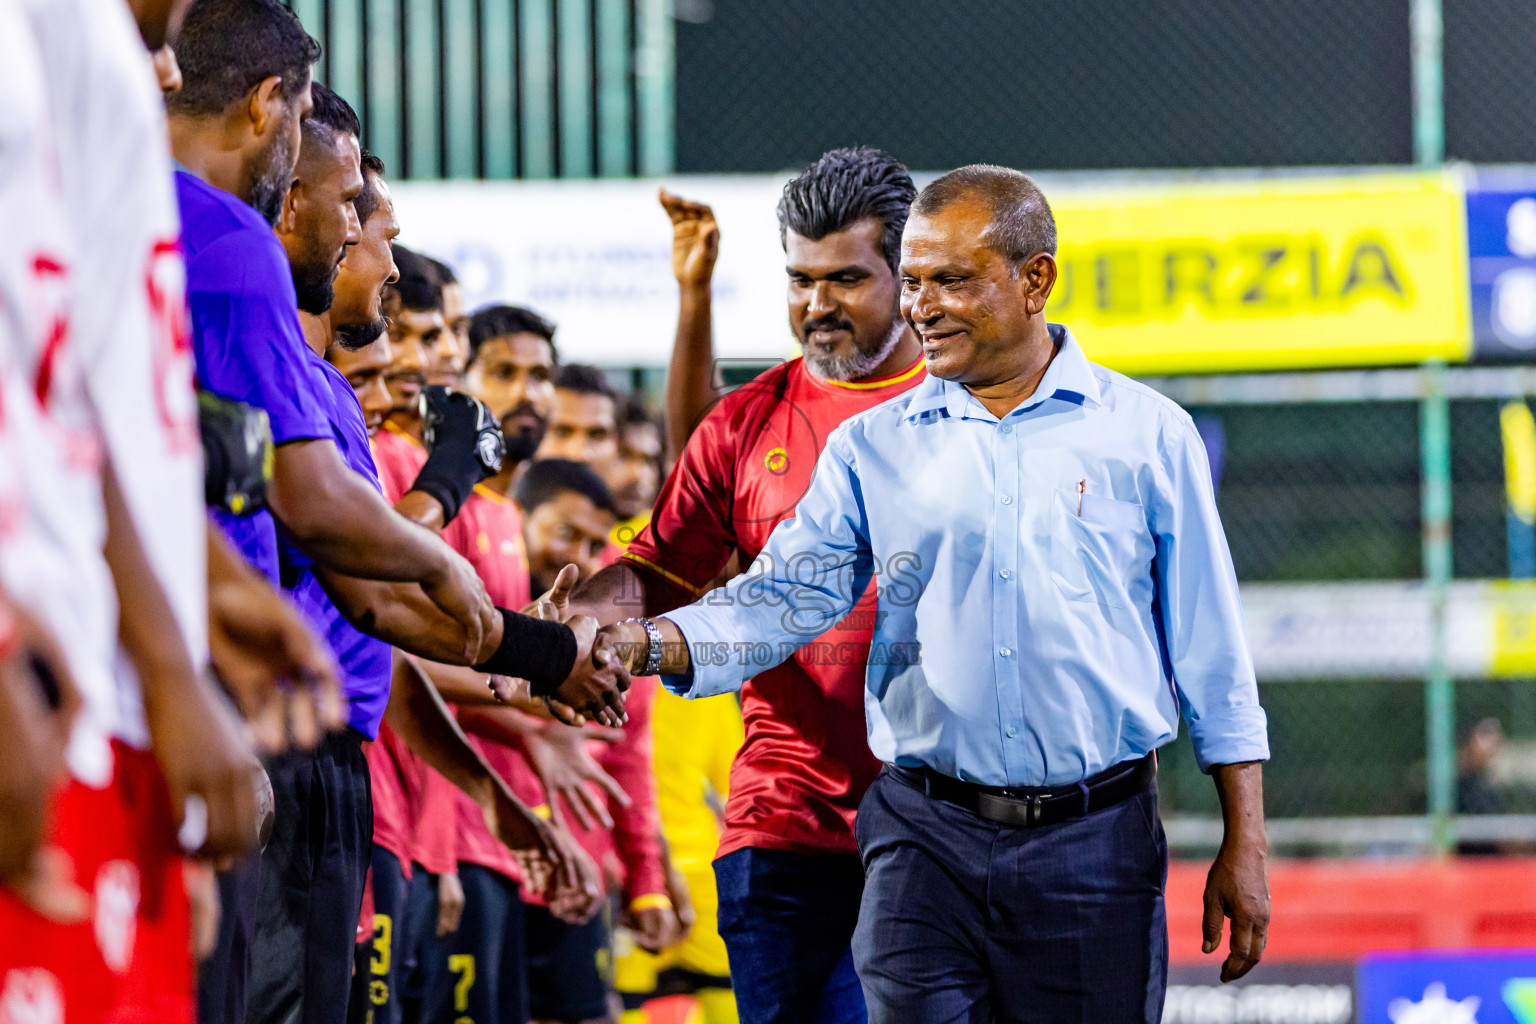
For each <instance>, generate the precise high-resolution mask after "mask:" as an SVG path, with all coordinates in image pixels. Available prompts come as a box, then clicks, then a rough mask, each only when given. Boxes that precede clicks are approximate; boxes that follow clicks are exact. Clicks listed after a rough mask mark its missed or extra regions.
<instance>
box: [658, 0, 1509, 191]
mask: <svg viewBox="0 0 1536 1024" xmlns="http://www.w3.org/2000/svg"><path fill="white" fill-rule="evenodd" d="M1448 3H1449V0H1448ZM1455 3H1458V4H1467V5H1469V6H1477V5H1482V6H1507V5H1511V4H1514V3H1515V0H1502V2H1501V0H1455ZM1523 6H1525V7H1526V8H1527V9H1528V12H1529V11H1530V10H1532V9H1536V5H1532V4H1529V3H1526V4H1523ZM684 9H686V10H693V11H698V12H700V14H701V15H702V17H700V18H698V19H697V20H696V21H694V22H692V23H690V22H686V21H680V22H679V23H678V25H677V122H676V124H677V128H676V131H677V165H678V170H680V171H685V172H688V171H697V172H709V171H775V170H781V169H784V168H788V167H795V166H801V165H804V164H806V163H808V162H809V161H811V160H813V159H814V158H815V157H816V156H817V155H818V154H820V153H821V152H822V151H824V150H826V149H829V148H831V147H834V146H841V145H848V144H850V143H867V144H871V145H877V146H881V147H883V148H885V149H888V150H889V151H890V152H892V153H893V154H895V155H896V156H898V157H899V158H900V159H902V160H903V161H905V162H906V163H907V165H908V166H910V167H913V168H920V169H923V170H940V169H945V168H949V167H954V166H956V165H959V164H964V163H970V162H974V161H989V162H995V163H1003V164H1009V165H1013V166H1017V167H1023V168H1036V169H1045V168H1049V169H1092V168H1107V167H1221V166H1258V165H1275V164H1280V165H1285V164H1290V165H1297V164H1314V165H1315V164H1377V163H1383V164H1384V163H1406V162H1408V161H1410V160H1411V159H1412V126H1411V85H1410V70H1409V67H1410V58H1409V49H1410V47H1409V33H1408V4H1407V0H1266V2H1264V3H1253V2H1248V0H1158V2H1156V3H1148V2H1146V0H1096V2H1092V3H1059V2H1058V3H1043V2H1038V0H1010V2H1003V0H943V2H941V3H933V2H931V0H930V2H923V0H836V2H828V0H773V2H771V3H764V2H761V0H712V2H709V3H702V2H697V0H696V2H695V3H693V4H690V5H687V6H686V8H684ZM1447 13H1448V15H1449V11H1448V12H1447ZM1528 16H1531V17H1536V14H1529V13H1528ZM1521 56H1522V57H1523V56H1524V54H1522V55H1521ZM1532 67H1533V62H1531V61H1529V60H1528V59H1527V60H1525V63H1524V67H1523V69H1522V74H1523V75H1524V76H1525V78H1527V79H1529V78H1531V77H1532V76H1536V71H1533V70H1532ZM1532 94H1533V90H1532V89H1531V88H1529V87H1528V88H1525V89H1524V91H1523V93H1521V94H1520V96H1518V97H1511V99H1510V102H1512V103H1518V102H1520V100H1521V99H1522V98H1524V99H1528V98H1529V97H1530V96H1531V95H1532ZM1529 133H1530V128H1529V125H1527V134H1528V135H1529Z"/></svg>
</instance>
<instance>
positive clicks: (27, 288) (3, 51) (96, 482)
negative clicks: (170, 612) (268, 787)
mask: <svg viewBox="0 0 1536 1024" xmlns="http://www.w3.org/2000/svg"><path fill="white" fill-rule="evenodd" d="M0 110H4V111H5V117H4V118H3V119H0V152H4V153H5V154H6V161H5V164H4V167H3V169H0V223H4V224H5V225H6V231H5V236H4V239H3V241H0V318H3V321H4V329H3V330H0V341H3V342H4V343H5V347H6V348H5V352H4V370H5V374H4V384H5V391H4V415H5V427H6V432H7V433H8V434H10V435H11V436H13V437H14V438H15V439H16V442H17V444H16V451H17V453H18V455H19V456H20V466H19V472H20V477H21V479H24V480H25V481H26V486H25V490H24V492H23V496H24V498H25V504H24V506H23V507H22V508H20V509H18V510H17V511H18V512H19V513H20V514H21V515H22V516H24V518H25V520H26V522H27V525H28V526H29V527H30V528H31V529H32V530H33V532H32V534H31V536H30V537H29V538H28V543H27V544H25V545H9V544H8V545H0V580H3V581H4V583H5V585H6V587H7V589H8V590H10V591H11V592H12V593H13V594H15V595H16V596H17V598H18V599H19V600H21V601H23V602H25V603H26V604H28V605H30V606H32V607H34V608H36V609H37V610H38V612H39V614H40V615H41V616H42V618H43V620H44V621H45V622H47V623H48V624H49V625H50V626H51V627H52V628H53V629H54V630H55V632H57V633H58V634H59V635H61V636H63V637H64V638H65V641H64V644H65V650H66V652H67V653H66V657H67V659H68V663H69V666H70V670H71V672H72V673H73V674H74V676H75V678H76V680H77V681H78V682H79V684H80V686H81V687H82V690H83V691H84V694H85V697H86V710H85V713H84V714H83V715H81V716H80V718H79V719H78V720H77V722H76V725H75V729H74V731H73V733H72V739H71V744H70V751H69V765H70V769H71V771H72V773H73V774H74V776H75V779H77V780H79V779H90V780H92V781H94V782H96V784H97V785H101V784H104V783H106V782H108V781H109V780H110V779H111V772H112V757H111V751H110V747H109V746H108V735H109V733H108V729H109V727H110V708H111V696H112V692H111V691H112V686H111V656H112V651H113V649H114V630H115V627H116V620H115V606H114V600H113V596H112V586H111V579H110V576H109V575H108V572H107V567H106V563H105V560H104V559H103V557H102V554H101V550H102V547H101V546H102V543H103V542H104V538H105V515H104V512H103V505H102V497H101V495H102V491H101V477H100V459H99V450H98V448H97V446H96V443H95V438H96V435H95V432H94V429H93V424H92V421H91V417H90V414H89V407H88V406H87V405H86V403H85V400H84V382H83V374H82V372H81V369H80V365H79V361H78V353H77V352H75V350H74V349H73V347H72V346H71V344H70V335H69V313H70V279H69V273H70V263H71V257H72V251H71V246H70V240H69V236H68V233H67V231H66V227H65V221H64V216H63V197H62V194H61V191H60V183H59V180H58V176H57V166H58V164H57V154H56V152H55V151H54V148H53V139H52V135H51V128H50V124H49V120H48V106H47V95H46V89H45V86H44V80H43V75H42V62H41V58H40V56H39V54H38V52H37V50H36V47H35V44H34V40H33V37H32V34H31V30H30V26H29V24H28V22H27V21H26V11H25V10H24V9H23V8H22V7H21V6H20V5H19V4H18V3H17V2H16V0H0ZM79 788H83V787H82V785H81V783H80V782H72V783H70V784H69V785H68V786H67V787H66V792H68V791H69V790H72V789H79ZM63 799H64V797H63V796H62V795H61V796H59V797H57V798H56V799H55V801H54V804H53V808H52V810H51V812H50V822H49V825H48V831H49V834H48V835H46V836H45V841H49V842H50V843H51V842H52V841H54V840H56V838H57V829H58V825H59V807H60V804H61V803H62V802H63ZM84 866H85V865H83V864H81V863H79V862H78V861H76V862H75V863H73V864H71V865H68V866H66V868H65V870H64V871H62V872H61V874H62V875H64V876H65V877H66V878H67V876H68V875H69V874H73V875H74V880H75V881H79V882H83V883H85V884H87V885H88V884H89V883H90V877H89V876H84V873H83V872H82V871H81V870H80V869H81V868H82V867H84ZM70 868H73V870H72V871H71V870H70ZM83 876H84V877H83ZM122 888H123V887H122V886H119V887H118V891H119V892H121V890H122ZM78 910H79V913H78V914H77V915H72V918H73V919H71V920H68V921H65V922H56V921H53V920H50V919H49V918H45V917H44V916H42V915H41V914H39V913H38V912H37V911H36V910H34V909H33V908H32V907H30V906H28V905H26V904H24V903H23V902H22V901H21V900H20V899H19V898H18V897H17V896H16V895H15V894H14V893H13V892H11V891H10V890H5V891H3V892H0V936H4V940H3V944H0V1020H5V1021H6V1022H7V1024H9V1022H10V1021H12V1020H18V1019H23V1018H25V1017H28V1016H31V1017H32V1018H33V1019H37V1020H42V1021H49V1022H52V1021H63V1020H64V1019H65V1016H66V1014H67V1015H68V1019H69V1020H71V1021H75V1020H83V1021H93V1022H94V1021H101V1020H104V1019H105V1016H106V1013H107V1011H108V1010H109V1009H110V1006H111V990H112V988H113V983H114V979H113V977H112V975H111V972H110V970H109V969H108V966H107V960H106V956H105V955H104V952H103V951H102V950H101V949H100V948H99V946H98V943H97V942H96V941H95V937H94V935H93V930H94V929H93V927H92V922H91V921H90V920H88V919H86V917H85V914H87V913H89V910H90V908H89V907H84V906H82V907H80V908H78ZM130 917H131V915H130ZM118 919H120V916H118V915H113V916H112V917H111V918H110V919H108V920H104V921H103V924H104V925H110V924H112V923H113V921H114V920H118ZM104 931H105V932H107V933H109V934H110V933H111V932H113V931H115V929H112V928H110V927H108V928H105V929H104ZM110 944H111V943H110V942H109V945H110ZM114 951H115V950H114Z"/></svg>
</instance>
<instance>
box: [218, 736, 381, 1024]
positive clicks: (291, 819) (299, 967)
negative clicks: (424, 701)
mask: <svg viewBox="0 0 1536 1024" xmlns="http://www.w3.org/2000/svg"><path fill="white" fill-rule="evenodd" d="M363 742H364V737H363V735H362V733H360V732H358V731H357V730H356V729H346V730H343V731H341V732H334V733H331V734H330V735H329V736H327V737H325V738H324V739H323V740H321V741H320V744H319V745H318V746H316V747H315V749H314V750H309V751H291V752H289V753H286V754H280V755H278V756H277V757H274V758H272V759H271V760H270V761H268V762H267V775H268V776H270V777H271V779H272V793H273V796H274V798H275V800H276V806H275V809H274V817H273V823H272V838H271V839H270V840H269V841H268V842H267V847H266V849H265V850H263V851H262V853H261V890H260V898H259V899H258V901H257V904H256V943H255V950H254V955H253V956H252V958H251V959H252V965H251V982H250V988H249V990H248V997H247V1005H246V1017H245V1024H293V1022H295V1021H298V1022H301V1024H346V1019H347V997H348V995H349V993H350V990H351V988H352V962H353V953H354V947H355V946H356V945H357V919H358V916H359V915H360V913H361V911H362V906H363V883H364V881H365V880H366V879H367V877H368V864H369V859H370V855H371V854H372V852H373V800H372V794H371V791H370V789H369V778H368V759H367V758H366V757H364V755H363Z"/></svg>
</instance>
